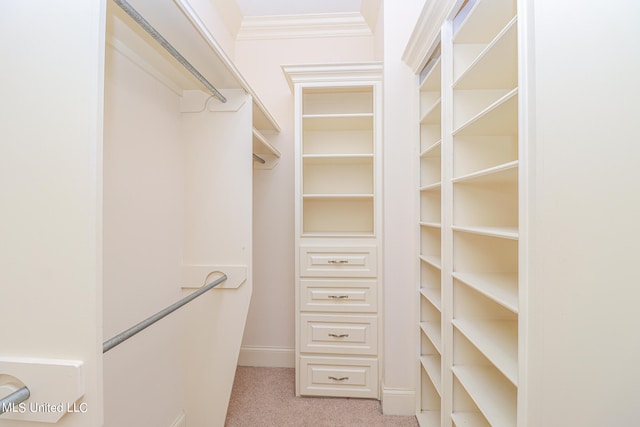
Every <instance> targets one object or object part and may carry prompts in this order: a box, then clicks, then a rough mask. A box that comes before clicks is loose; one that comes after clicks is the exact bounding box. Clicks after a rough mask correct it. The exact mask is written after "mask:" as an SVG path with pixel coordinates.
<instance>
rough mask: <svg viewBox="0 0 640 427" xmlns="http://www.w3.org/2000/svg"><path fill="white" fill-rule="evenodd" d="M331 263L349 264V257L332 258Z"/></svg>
mask: <svg viewBox="0 0 640 427" xmlns="http://www.w3.org/2000/svg"><path fill="white" fill-rule="evenodd" d="M329 264H349V260H348V259H330V260H329Z"/></svg>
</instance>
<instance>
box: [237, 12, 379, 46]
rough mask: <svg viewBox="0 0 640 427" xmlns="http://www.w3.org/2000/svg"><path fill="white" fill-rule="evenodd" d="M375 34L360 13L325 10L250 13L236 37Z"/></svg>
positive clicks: (268, 37)
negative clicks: (318, 11)
mask: <svg viewBox="0 0 640 427" xmlns="http://www.w3.org/2000/svg"><path fill="white" fill-rule="evenodd" d="M372 35H373V33H372V32H371V28H370V27H369V25H368V24H367V22H366V21H365V19H364V17H363V16H362V15H361V14H360V13H356V12H353V13H323V14H308V15H291V16H247V17H245V18H244V19H243V20H242V23H241V24H240V30H239V31H238V35H237V37H236V40H263V39H284V38H287V39H288V38H302V37H363V36H372Z"/></svg>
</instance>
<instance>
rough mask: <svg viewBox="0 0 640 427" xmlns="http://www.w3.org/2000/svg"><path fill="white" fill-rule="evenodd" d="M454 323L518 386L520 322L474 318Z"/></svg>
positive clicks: (454, 321) (458, 320) (457, 320)
mask: <svg viewBox="0 0 640 427" xmlns="http://www.w3.org/2000/svg"><path fill="white" fill-rule="evenodd" d="M452 323H453V325H454V326H455V327H456V328H457V329H458V331H460V332H461V333H462V334H463V335H464V336H465V337H467V339H468V340H469V341H470V342H471V343H472V344H473V345H475V346H476V348H477V349H478V350H479V351H480V352H481V353H482V354H483V355H484V356H485V357H486V358H487V359H489V360H490V361H491V362H492V363H493V364H494V365H495V367H496V368H497V369H498V370H499V371H500V372H502V373H503V374H504V375H505V377H506V378H507V379H508V380H509V381H511V383H512V384H513V385H515V386H517V385H518V322H516V321H509V320H484V319H475V318H474V319H455V320H453V322H452Z"/></svg>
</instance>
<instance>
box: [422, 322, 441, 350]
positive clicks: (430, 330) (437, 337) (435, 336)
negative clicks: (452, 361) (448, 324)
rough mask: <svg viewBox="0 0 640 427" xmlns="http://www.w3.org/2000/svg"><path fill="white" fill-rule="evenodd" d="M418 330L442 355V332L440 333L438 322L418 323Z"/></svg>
mask: <svg viewBox="0 0 640 427" xmlns="http://www.w3.org/2000/svg"><path fill="white" fill-rule="evenodd" d="M420 328H421V329H422V332H424V334H425V336H426V337H427V338H429V341H431V343H432V344H433V346H434V347H435V348H436V350H437V351H438V353H440V354H442V332H441V331H440V321H430V322H420Z"/></svg>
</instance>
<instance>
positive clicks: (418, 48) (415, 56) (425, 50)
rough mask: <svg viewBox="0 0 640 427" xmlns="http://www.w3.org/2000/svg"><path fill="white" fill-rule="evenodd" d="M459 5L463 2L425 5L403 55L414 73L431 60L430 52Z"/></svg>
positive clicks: (457, 0)
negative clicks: (447, 19)
mask: <svg viewBox="0 0 640 427" xmlns="http://www.w3.org/2000/svg"><path fill="white" fill-rule="evenodd" d="M459 3H461V0H444V1H431V2H427V3H426V4H425V7H424V9H422V13H421V14H420V16H419V17H418V22H417V23H416V26H415V29H414V30H413V33H412V34H411V38H409V41H408V42H407V47H406V48H405V51H404V53H403V54H402V60H403V61H404V62H405V63H406V64H407V65H408V66H409V67H411V69H412V70H413V72H414V73H416V74H418V73H419V72H420V69H421V68H422V67H423V66H424V64H425V62H426V61H427V59H429V57H428V54H429V50H430V49H431V47H432V46H433V44H434V42H435V41H436V40H437V39H438V37H440V29H441V28H442V24H443V23H444V20H445V19H446V17H447V15H449V13H450V11H451V10H453V9H454V7H456V4H459Z"/></svg>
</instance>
